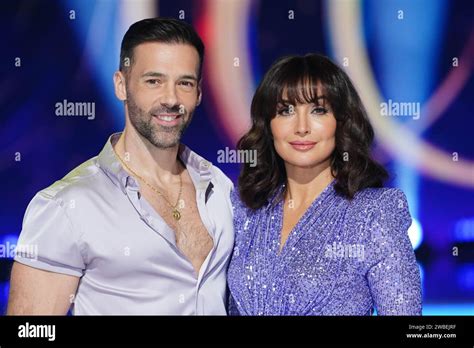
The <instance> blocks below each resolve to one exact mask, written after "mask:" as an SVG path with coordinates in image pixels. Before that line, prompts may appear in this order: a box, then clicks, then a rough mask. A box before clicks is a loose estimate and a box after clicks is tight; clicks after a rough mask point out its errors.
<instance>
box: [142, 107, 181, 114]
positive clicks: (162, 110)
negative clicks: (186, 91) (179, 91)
mask: <svg viewBox="0 0 474 348" xmlns="http://www.w3.org/2000/svg"><path fill="white" fill-rule="evenodd" d="M150 113H151V114H152V115H158V114H181V113H183V114H184V113H186V109H185V108H184V106H181V105H175V106H173V107H166V106H162V107H160V108H156V109H152V110H151V111H150Z"/></svg>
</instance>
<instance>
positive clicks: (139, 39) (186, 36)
mask: <svg viewBox="0 0 474 348" xmlns="http://www.w3.org/2000/svg"><path fill="white" fill-rule="evenodd" d="M145 42H163V43H170V44H189V45H191V46H193V47H194V48H195V49H196V50H197V52H198V54H199V71H198V79H201V70H202V62H203V59H204V44H203V43H202V40H201V38H200V37H199V35H198V34H197V33H196V31H195V30H194V28H193V27H192V26H191V25H189V24H188V23H186V22H183V21H179V20H176V19H173V18H147V19H143V20H141V21H138V22H136V23H134V24H132V25H131V26H130V28H128V30H127V32H126V33H125V36H124V37H123V40H122V46H121V48H120V67H119V69H120V71H122V72H124V73H126V72H127V71H128V69H130V67H131V66H132V65H133V50H134V49H135V47H137V46H138V45H140V44H142V43H145ZM127 58H128V60H127ZM126 61H128V62H129V66H128V65H126V64H125V62H126Z"/></svg>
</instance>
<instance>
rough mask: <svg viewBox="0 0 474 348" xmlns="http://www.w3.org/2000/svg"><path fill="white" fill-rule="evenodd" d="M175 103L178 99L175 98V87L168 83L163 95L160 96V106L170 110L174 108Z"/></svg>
mask: <svg viewBox="0 0 474 348" xmlns="http://www.w3.org/2000/svg"><path fill="white" fill-rule="evenodd" d="M177 102H178V98H177V97H176V90H175V86H174V84H171V83H170V84H168V85H167V86H166V87H165V88H164V89H163V94H162V95H161V98H160V103H161V105H164V106H166V107H168V108H171V107H173V106H176V104H177Z"/></svg>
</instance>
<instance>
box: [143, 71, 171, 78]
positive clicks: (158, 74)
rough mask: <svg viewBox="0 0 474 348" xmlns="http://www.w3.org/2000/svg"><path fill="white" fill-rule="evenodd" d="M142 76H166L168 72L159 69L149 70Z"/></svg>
mask: <svg viewBox="0 0 474 348" xmlns="http://www.w3.org/2000/svg"><path fill="white" fill-rule="evenodd" d="M142 77H166V74H163V73H160V72H157V71H148V72H146V73H144V74H143V75H142Z"/></svg>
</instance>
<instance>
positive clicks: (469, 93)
mask: <svg viewBox="0 0 474 348" xmlns="http://www.w3.org/2000/svg"><path fill="white" fill-rule="evenodd" d="M0 9H1V14H0V27H1V31H0V32H1V33H2V39H1V47H2V49H1V52H2V53H1V55H0V62H1V64H0V72H1V75H0V76H1V78H0V182H1V183H2V185H3V187H2V197H1V206H0V311H1V312H2V313H4V311H5V308H6V301H7V294H8V291H9V276H10V269H11V264H12V256H13V250H14V247H15V246H16V243H17V238H18V235H19V233H20V231H21V225H22V218H23V214H24V211H25V209H26V206H27V204H28V202H29V201H30V200H31V198H32V197H33V196H34V194H35V193H36V192H37V191H39V190H40V189H43V188H45V187H47V186H48V185H50V184H51V183H52V182H54V181H55V180H58V179H60V178H61V177H63V176H64V175H65V174H67V173H68V172H69V171H70V170H71V169H72V168H74V167H76V166H77V165H78V164H80V163H81V162H83V161H85V160H87V159H88V158H90V157H92V156H95V155H96V154H97V153H98V152H99V151H100V150H101V148H102V146H103V145H104V143H105V141H106V140H107V138H108V136H109V135H110V134H111V133H113V132H117V131H120V130H121V129H122V127H123V125H124V111H123V105H122V104H121V103H120V102H119V101H118V100H117V99H116V98H115V95H114V92H113V84H112V75H113V73H114V71H115V70H116V69H117V67H118V62H119V46H120V42H121V39H122V37H123V34H124V33H125V31H126V30H127V28H128V27H129V25H130V24H131V23H133V22H135V21H137V20H139V19H142V18H146V17H155V16H163V17H174V18H178V19H182V20H184V21H186V22H188V23H191V24H192V25H194V26H195V28H196V29H197V30H198V32H199V33H200V35H201V36H202V38H203V40H204V42H205V45H206V57H205V63H204V82H203V93H204V99H203V103H202V105H201V106H200V107H199V108H198V109H197V112H196V113H195V116H194V120H193V122H192V125H191V126H190V128H189V129H188V131H187V133H186V135H185V137H184V143H186V144H187V145H189V146H190V147H191V148H193V149H194V150H195V151H197V152H198V153H200V154H201V155H203V156H204V157H206V158H207V159H208V160H210V161H211V162H213V163H214V164H215V165H217V166H219V167H220V168H222V169H223V170H224V172H225V173H226V174H228V175H229V176H230V177H231V178H232V179H233V180H234V181H235V180H236V178H237V176H238V171H239V165H238V164H236V163H219V156H218V153H219V151H222V150H224V151H225V149H226V147H228V148H229V149H233V148H234V147H235V144H236V141H237V140H238V139H239V136H241V135H242V133H243V132H245V130H246V129H247V127H248V125H249V105H250V101H251V98H252V95H253V92H254V91H255V87H256V85H257V83H258V82H259V81H260V79H261V78H262V75H263V73H264V71H265V70H266V69H267V68H268V67H269V66H270V64H271V63H272V62H273V61H274V60H275V59H276V58H278V57H280V56H282V55H287V54H305V53H307V52H321V53H324V54H326V55H328V56H330V57H331V58H332V59H334V60H335V61H336V62H337V63H338V64H340V65H341V66H342V67H344V69H345V70H346V71H347V72H348V74H349V75H350V77H351V78H352V79H353V81H354V83H355V85H356V87H357V89H358V91H359V93H360V95H361V97H362V98H363V101H364V103H365V105H366V107H367V109H368V111H369V116H370V119H371V122H372V124H373V126H374V129H375V132H376V136H377V140H376V144H375V146H374V151H375V155H376V157H377V159H378V160H379V161H381V162H382V163H383V164H384V165H385V166H386V167H387V168H388V169H389V170H390V173H391V175H392V179H391V180H390V182H389V183H388V185H389V186H396V187H400V188H401V189H402V190H403V191H404V192H405V193H406V195H407V197H408V201H409V205H410V212H411V214H412V216H413V218H414V219H413V223H412V226H411V228H410V231H409V232H410V233H409V234H410V238H411V241H412V244H413V247H414V248H415V251H416V255H417V258H418V261H419V266H420V268H421V270H422V277H423V300H424V314H470V315H472V314H474V252H473V244H474V163H473V158H474V146H473V129H474V118H473V106H474V101H473V92H474V79H473V62H474V27H473V23H474V21H473V18H474V17H473V4H472V1H470V0H466V1H448V0H383V1H381V0H371V1H356V0H354V1H351V0H341V1H314V0H306V1H304V0H298V1H287V2H285V1H272V0H261V1H249V0H239V1H233V0H207V1H196V2H192V1H181V0H172V1H171V0H170V1H165V0H162V1H150V0H141V1H140V0H123V1H112V0H110V1H109V0H97V1H93V0H89V1H82V0H70V1H66V0H65V1H32V0H29V1H22V0H10V1H2V2H1V3H0ZM68 102H81V103H87V104H86V105H88V107H89V109H88V110H89V111H90V112H87V113H84V114H83V115H82V116H81V115H76V116H58V115H57V112H56V111H57V106H56V105H57V103H60V104H64V103H68ZM92 110H93V112H92Z"/></svg>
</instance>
